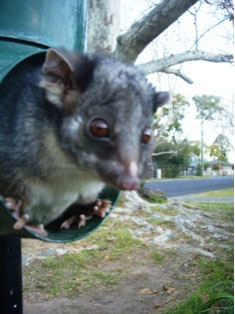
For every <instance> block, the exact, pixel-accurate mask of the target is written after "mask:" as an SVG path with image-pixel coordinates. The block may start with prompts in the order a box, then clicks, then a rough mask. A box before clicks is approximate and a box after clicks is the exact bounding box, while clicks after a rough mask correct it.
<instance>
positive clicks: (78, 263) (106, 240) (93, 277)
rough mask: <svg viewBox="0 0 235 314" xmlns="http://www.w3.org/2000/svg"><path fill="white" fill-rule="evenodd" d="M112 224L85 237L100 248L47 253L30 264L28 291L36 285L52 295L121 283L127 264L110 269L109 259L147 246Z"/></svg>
mask: <svg viewBox="0 0 235 314" xmlns="http://www.w3.org/2000/svg"><path fill="white" fill-rule="evenodd" d="M109 224H110V222H108V223H105V224H104V227H103V228H100V229H99V230H98V231H97V232H96V234H94V235H91V236H90V237H89V238H88V239H86V240H85V241H86V243H87V245H88V246H89V245H91V244H96V245H97V246H98V247H99V249H96V250H84V251H81V252H79V253H73V254H65V255H63V256H59V257H48V258H47V259H45V260H40V261H37V262H36V264H37V265H35V264H32V265H31V266H29V268H28V269H27V271H26V272H25V279H26V281H27V286H25V292H29V291H31V290H32V291H33V289H35V288H36V289H38V290H39V291H42V293H44V294H46V295H47V296H48V298H53V297H56V296H58V295H60V296H69V295H74V294H76V293H79V292H81V291H84V290H86V289H89V288H92V287H94V286H96V285H99V286H110V285H115V284H118V283H119V282H120V280H121V279H122V278H123V276H124V275H125V268H120V267H119V268H115V267H114V268H112V270H107V269H106V267H105V266H104V265H105V264H106V263H107V262H106V261H109V262H110V263H111V264H112V262H113V261H120V262H122V261H123V260H126V258H127V257H128V256H129V255H131V254H135V252H137V251H138V249H141V248H145V244H144V243H143V242H141V241H140V240H138V239H135V238H134V237H133V236H132V234H131V233H130V232H128V231H127V230H125V229H122V227H121V228H120V227H119V228H117V227H116V228H110V225H109ZM31 278H33V280H32V279H31Z"/></svg>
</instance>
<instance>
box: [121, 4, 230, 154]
mask: <svg viewBox="0 0 235 314" xmlns="http://www.w3.org/2000/svg"><path fill="white" fill-rule="evenodd" d="M154 2H156V1H151V0H142V1H136V0H128V1H125V0H122V1H121V3H122V20H121V27H122V30H125V29H126V28H128V27H129V26H130V25H131V24H132V23H133V21H134V20H135V19H138V18H139V17H140V16H142V15H143V14H145V13H146V12H148V10H149V6H150V5H151V3H154ZM199 12H200V14H198V32H199V36H200V34H203V33H204V32H205V30H206V29H208V28H209V27H211V26H212V25H214V24H216V23H218V22H219V21H220V20H221V19H222V18H223V17H222V15H221V14H220V13H219V12H218V11H217V12H214V7H212V6H209V5H206V4H204V5H203V6H202V7H201V9H200V11H199ZM193 22H194V19H193V16H192V15H191V14H189V13H186V14H184V15H183V16H182V17H181V18H180V19H179V20H178V21H177V22H176V23H174V25H172V26H170V27H169V28H168V30H167V32H164V33H163V34H162V35H160V37H159V38H158V41H157V43H156V44H154V45H149V47H147V48H146V49H145V50H144V51H143V52H142V54H141V55H140V56H139V58H138V60H137V63H144V62H148V61H151V60H152V58H153V56H156V55H157V58H162V57H163V51H166V50H167V52H168V54H169V55H170V54H175V53H181V52H184V51H186V50H189V49H191V47H192V45H193V43H194V41H195V27H194V24H193ZM230 23H231V22H224V23H222V24H220V25H219V26H217V27H215V28H213V29H212V30H211V31H210V32H208V33H207V34H206V35H205V36H204V37H202V39H201V41H200V42H199V47H198V48H199V49H200V50H205V51H208V52H213V53H233V40H232V38H231V34H232V31H233V29H232V25H230ZM185 30H187V32H185ZM166 33H167V34H166ZM153 46H154V47H155V51H153V48H152V47H153ZM178 67H179V66H178ZM176 68H177V67H176ZM181 70H182V71H183V72H184V73H185V74H187V76H189V77H190V78H191V79H192V80H193V82H194V83H193V84H192V85H191V84H188V83H186V82H184V81H183V80H182V79H180V78H176V77H174V76H172V75H171V76H170V78H169V75H168V76H167V75H164V74H163V75H161V79H160V82H159V80H158V78H157V75H151V76H149V78H150V80H151V82H152V83H153V84H154V85H156V86H157V87H158V89H159V83H160V89H161V90H168V89H169V88H170V89H171V90H172V91H173V92H174V93H180V94H183V95H185V96H187V97H189V99H190V98H191V97H192V96H194V95H203V94H206V95H216V96H219V97H221V98H223V99H224V100H225V102H228V103H230V104H231V103H233V100H234V69H233V66H231V65H230V64H226V63H209V62H205V61H194V62H187V63H184V64H183V65H182V66H181ZM169 81H170V86H169ZM199 125H200V123H199V122H198V121H196V120H195V110H194V109H193V107H191V108H190V110H189V112H188V118H187V119H185V121H184V130H185V134H187V136H188V139H189V140H199V139H200V127H199ZM220 132H222V131H221V130H219V129H218V127H217V128H216V130H215V128H214V126H213V123H208V124H207V125H206V130H205V141H206V143H207V144H209V145H210V144H212V143H213V141H214V140H215V138H216V136H217V135H218V134H219V133H220ZM227 136H228V137H230V140H232V138H231V135H230V134H229V133H228V134H227ZM230 159H231V155H230Z"/></svg>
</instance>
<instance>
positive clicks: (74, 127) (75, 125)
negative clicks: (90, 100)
mask: <svg viewBox="0 0 235 314" xmlns="http://www.w3.org/2000/svg"><path fill="white" fill-rule="evenodd" d="M81 123H82V118H81V117H76V118H74V119H72V120H71V121H70V124H69V126H68V127H69V129H70V131H71V132H72V133H77V132H78V130H79V128H80V125H81Z"/></svg>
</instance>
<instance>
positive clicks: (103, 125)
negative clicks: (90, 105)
mask: <svg viewBox="0 0 235 314" xmlns="http://www.w3.org/2000/svg"><path fill="white" fill-rule="evenodd" d="M90 132H91V134H92V135H93V136H95V137H100V138H108V137H109V133H110V132H109V126H108V123H107V122H106V121H105V120H103V119H99V118H97V119H95V120H93V121H91V124H90Z"/></svg>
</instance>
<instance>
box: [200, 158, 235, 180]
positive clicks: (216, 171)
mask: <svg viewBox="0 0 235 314" xmlns="http://www.w3.org/2000/svg"><path fill="white" fill-rule="evenodd" d="M203 174H204V175H205V176H217V175H220V176H228V175H233V174H234V170H233V164H231V163H229V162H226V161H222V160H213V161H211V162H209V166H208V168H207V169H206V170H205V171H204V172H203Z"/></svg>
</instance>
